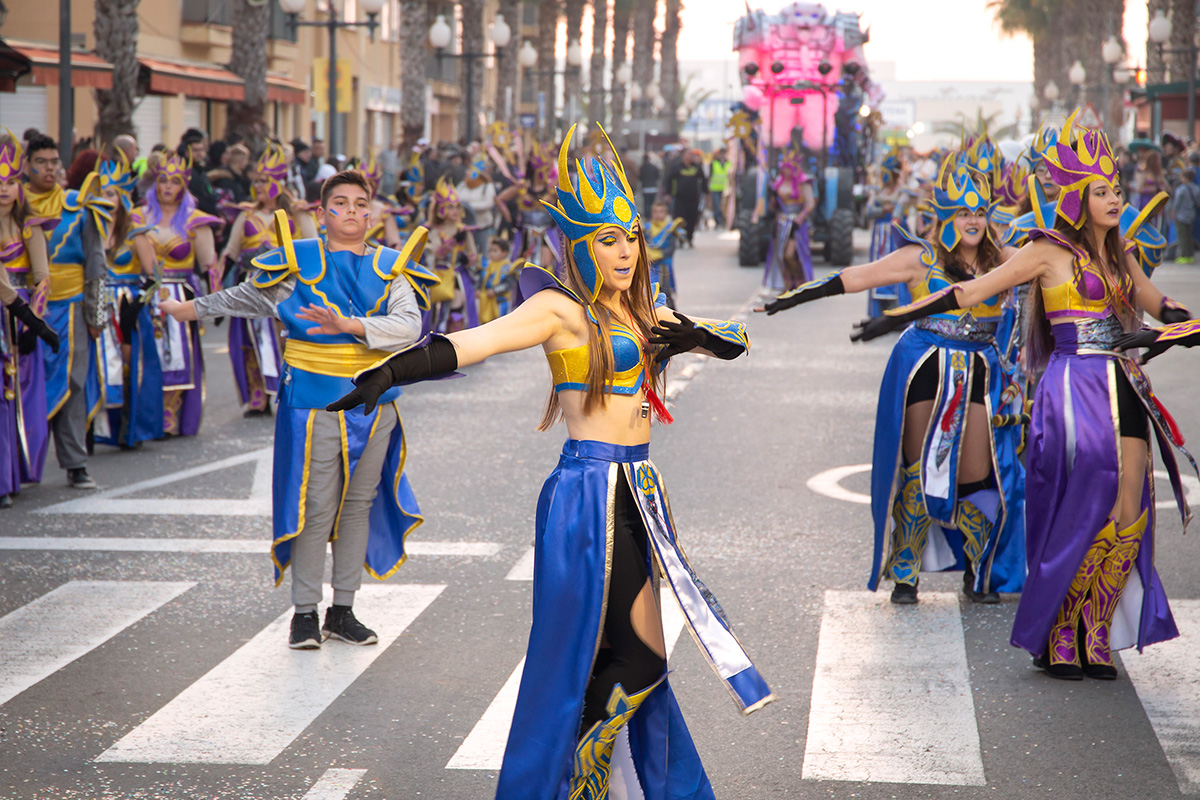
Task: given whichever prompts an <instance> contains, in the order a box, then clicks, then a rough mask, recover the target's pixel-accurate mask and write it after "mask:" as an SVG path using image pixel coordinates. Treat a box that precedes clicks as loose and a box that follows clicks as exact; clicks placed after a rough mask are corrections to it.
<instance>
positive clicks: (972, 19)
mask: <svg viewBox="0 0 1200 800" xmlns="http://www.w3.org/2000/svg"><path fill="white" fill-rule="evenodd" d="M683 2H684V10H683V28H682V30H681V32H680V35H679V50H678V52H679V58H680V60H687V61H693V60H695V61H705V60H712V59H714V58H719V57H721V56H718V55H716V54H725V53H729V54H730V57H732V53H731V42H732V40H733V22H734V20H736V19H737V18H738V17H740V16H742V14H744V13H745V4H744V2H742V0H683ZM783 5H784V0H770V2H761V0H759V1H758V2H756V1H755V0H751V2H750V6H751V8H762V9H764V10H765V11H767V12H768V13H774V12H776V11H778V10H779V9H780V8H781V7H782V6H783ZM825 7H826V8H827V9H830V10H840V11H846V12H859V13H861V14H862V23H863V27H864V28H866V27H868V26H869V27H870V29H871V41H870V43H868V44H867V45H866V46H865V52H866V56H867V61H868V62H870V61H892V62H895V64H896V79H897V80H901V81H944V80H947V79H949V78H951V77H953V78H956V79H959V80H991V81H1032V80H1033V46H1032V44H1031V43H1030V41H1029V39H1027V38H1025V37H1023V36H1019V37H1006V36H1004V35H1003V34H1001V33H1000V31H999V29H998V28H997V27H996V24H995V22H994V15H993V14H992V12H991V11H989V10H988V8H987V0H845V2H843V3H837V2H826V3H825ZM918 9H919V11H920V14H919V16H914V11H915V10H918ZM930 20H936V21H937V22H936V23H934V24H931V23H930ZM950 31H953V32H954V34H955V35H954V36H953V38H946V39H941V40H937V39H936V38H935V37H937V36H938V34H939V33H940V32H946V33H948V32H950ZM931 40H932V41H931ZM1125 40H1126V43H1127V47H1128V50H1129V63H1130V64H1139V63H1142V62H1144V60H1145V59H1144V53H1145V41H1146V4H1145V3H1140V2H1134V3H1130V4H1128V7H1127V8H1126V11H1125ZM1101 44H1102V43H1101V42H1097V43H1096V46H1097V47H1100V45H1101Z"/></svg>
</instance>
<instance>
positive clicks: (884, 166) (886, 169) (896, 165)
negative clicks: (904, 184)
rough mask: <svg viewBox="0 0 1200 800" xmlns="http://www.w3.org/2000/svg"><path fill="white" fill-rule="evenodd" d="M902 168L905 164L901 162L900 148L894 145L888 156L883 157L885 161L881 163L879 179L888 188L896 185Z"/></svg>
mask: <svg viewBox="0 0 1200 800" xmlns="http://www.w3.org/2000/svg"><path fill="white" fill-rule="evenodd" d="M902 167H903V164H901V162H900V148H899V147H896V146H894V145H893V146H892V149H891V150H888V152H887V155H885V156H884V157H883V160H882V161H880V162H879V179H880V180H881V181H882V182H883V185H884V186H888V185H890V184H892V183H894V182H895V181H896V179H897V178H899V177H900V170H901V168H902Z"/></svg>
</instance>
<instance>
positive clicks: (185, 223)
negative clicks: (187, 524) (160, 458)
mask: <svg viewBox="0 0 1200 800" xmlns="http://www.w3.org/2000/svg"><path fill="white" fill-rule="evenodd" d="M191 174H192V165H191V163H190V162H189V161H185V160H184V159H183V158H181V157H180V156H178V155H176V154H174V153H166V154H165V155H164V157H163V159H162V161H160V162H159V164H158V167H157V168H156V169H155V173H154V183H153V185H152V186H151V187H150V189H149V191H147V192H146V205H144V206H142V207H140V208H137V209H135V210H134V211H133V214H132V219H131V221H130V231H129V236H130V238H131V240H132V242H133V248H134V253H135V254H136V255H137V259H138V261H139V262H140V263H141V265H142V272H143V273H145V274H146V275H149V276H151V278H152V279H153V286H152V291H151V298H150V302H151V303H152V304H157V303H158V301H159V300H160V299H166V298H170V299H172V300H176V301H180V302H183V301H187V300H191V299H193V298H195V297H197V296H198V295H200V293H201V290H200V281H199V279H198V278H197V273H200V274H205V275H207V276H208V279H209V284H210V285H211V286H219V285H220V280H219V277H220V276H219V270H218V272H217V273H216V274H213V273H212V272H211V271H212V270H214V269H216V261H217V253H216V243H215V241H214V238H213V229H214V228H219V227H221V225H223V224H224V223H223V222H222V221H221V220H220V219H219V218H217V217H214V216H212V215H210V214H205V213H204V212H202V211H200V210H199V209H198V208H196V198H194V197H192V195H191V193H190V192H189V191H188V189H187V186H188V180H189V179H190V177H191ZM154 317H155V320H154V325H155V332H154V335H155V339H156V342H157V344H158V362H159V366H160V367H161V369H162V390H163V434H164V435H171V436H195V435H196V434H197V433H198V432H199V431H200V421H201V420H202V419H203V417H204V355H203V353H202V351H201V349H200V325H199V323H196V322H178V321H175V320H172V319H168V318H167V317H166V316H165V315H164V314H162V312H156V313H155V314H154Z"/></svg>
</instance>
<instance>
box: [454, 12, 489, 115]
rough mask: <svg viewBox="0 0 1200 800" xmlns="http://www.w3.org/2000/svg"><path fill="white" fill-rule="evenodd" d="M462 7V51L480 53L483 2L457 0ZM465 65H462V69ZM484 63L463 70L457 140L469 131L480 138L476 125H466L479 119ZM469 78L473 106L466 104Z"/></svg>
mask: <svg viewBox="0 0 1200 800" xmlns="http://www.w3.org/2000/svg"><path fill="white" fill-rule="evenodd" d="M459 2H460V5H461V6H462V50H463V52H464V53H482V52H483V5H484V2H483V0H459ZM465 66H466V65H465V64H464V67H465ZM485 68H486V67H485V65H484V63H483V62H482V61H481V62H478V63H475V64H472V65H471V69H470V71H469V72H468V70H466V69H463V71H462V81H463V93H462V96H463V101H464V102H463V104H462V107H463V115H462V123H461V129H460V131H459V138H462V137H464V136H466V135H467V131H468V130H470V131H471V132H472V135H473V136H480V135H481V134H482V131H481V130H480V128H479V125H478V124H475V125H473V126H468V125H467V118H468V117H469V116H471V115H475V118H476V120H478V118H479V109H480V108H481V107H482V106H483V78H484V70H485ZM468 74H470V76H471V92H470V96H471V98H472V99H473V100H474V106H473V107H469V106H470V104H468V103H467V102H466V98H467V75H468Z"/></svg>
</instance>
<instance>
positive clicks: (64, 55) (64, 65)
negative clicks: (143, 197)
mask: <svg viewBox="0 0 1200 800" xmlns="http://www.w3.org/2000/svg"><path fill="white" fill-rule="evenodd" d="M74 100H75V90H74V89H73V88H72V87H71V0H58V152H59V154H60V155H61V156H62V162H63V166H64V167H65V166H70V164H71V158H72V157H73V153H72V151H73V150H74V148H75V102H74Z"/></svg>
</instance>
